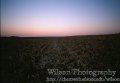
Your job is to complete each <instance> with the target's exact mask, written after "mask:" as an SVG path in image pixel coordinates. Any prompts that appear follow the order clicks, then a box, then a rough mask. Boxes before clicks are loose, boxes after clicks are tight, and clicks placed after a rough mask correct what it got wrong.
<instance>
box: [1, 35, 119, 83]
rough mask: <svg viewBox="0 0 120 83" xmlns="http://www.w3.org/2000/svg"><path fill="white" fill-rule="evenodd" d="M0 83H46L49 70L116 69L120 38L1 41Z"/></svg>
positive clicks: (8, 39)
mask: <svg viewBox="0 0 120 83" xmlns="http://www.w3.org/2000/svg"><path fill="white" fill-rule="evenodd" d="M0 49H1V55H0V59H1V60H0V64H1V67H0V68H1V83H42V82H43V83H45V79H46V76H47V75H48V73H47V72H46V69H48V68H49V69H50V68H57V69H60V70H68V69H72V68H77V69H80V70H86V69H88V70H107V69H111V70H116V71H117V75H116V76H117V77H120V71H119V70H120V35H106V36H81V37H61V38H1V48H0Z"/></svg>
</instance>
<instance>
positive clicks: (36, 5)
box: [1, 0, 120, 36]
mask: <svg viewBox="0 0 120 83" xmlns="http://www.w3.org/2000/svg"><path fill="white" fill-rule="evenodd" d="M117 32H120V0H2V1H1V35H2V36H71V35H91V34H109V33H117Z"/></svg>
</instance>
